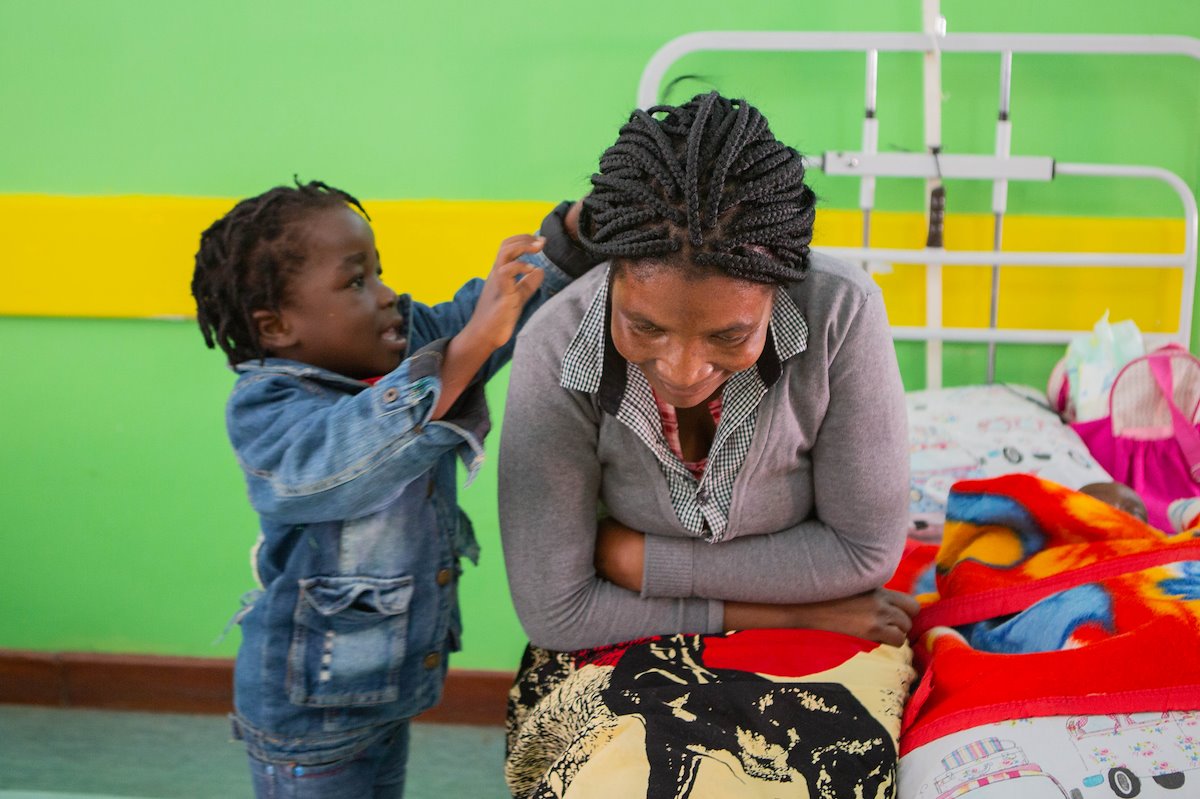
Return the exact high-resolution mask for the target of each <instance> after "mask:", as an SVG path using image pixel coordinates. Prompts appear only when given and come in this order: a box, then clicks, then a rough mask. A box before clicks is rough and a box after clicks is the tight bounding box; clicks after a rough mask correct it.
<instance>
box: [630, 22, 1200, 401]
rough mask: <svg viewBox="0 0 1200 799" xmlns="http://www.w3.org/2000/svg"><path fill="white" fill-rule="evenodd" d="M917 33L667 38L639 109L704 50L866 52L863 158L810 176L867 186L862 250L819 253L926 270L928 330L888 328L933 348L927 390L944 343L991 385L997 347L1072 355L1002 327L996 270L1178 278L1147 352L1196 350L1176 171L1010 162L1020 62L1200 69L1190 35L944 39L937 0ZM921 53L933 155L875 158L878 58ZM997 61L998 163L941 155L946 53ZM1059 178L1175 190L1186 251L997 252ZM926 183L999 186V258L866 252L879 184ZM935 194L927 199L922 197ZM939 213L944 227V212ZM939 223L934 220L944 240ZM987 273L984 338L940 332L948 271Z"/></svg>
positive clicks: (1070, 333)
mask: <svg viewBox="0 0 1200 799" xmlns="http://www.w3.org/2000/svg"><path fill="white" fill-rule="evenodd" d="M922 3H923V7H922V12H923V32H921V33H835V32H765V31H709V32H699V33H690V34H686V35H684V36H680V37H678V38H675V39H672V40H671V41H669V42H667V43H666V44H665V45H663V46H662V47H661V48H660V49H659V50H658V51H657V52H656V53H655V54H654V56H653V57H652V58H651V59H650V61H649V63H648V64H647V65H646V67H645V69H644V70H643V72H642V76H641V80H640V82H639V85H638V106H639V107H640V108H649V107H651V106H653V105H654V104H655V103H656V101H657V97H658V91H659V86H660V85H661V83H662V80H663V78H664V76H665V75H666V73H667V70H668V69H669V68H670V67H671V66H672V65H673V64H674V63H675V62H676V61H678V60H679V59H680V58H682V57H684V56H686V55H688V54H691V53H696V52H702V51H802V52H861V53H863V54H864V56H865V58H866V111H865V114H864V118H863V133H862V149H861V150H860V151H858V152H832V151H831V152H826V153H824V154H823V155H822V156H820V157H817V158H812V159H811V161H810V163H811V166H813V167H816V168H819V169H821V170H822V171H823V172H825V174H827V175H850V176H857V177H859V178H861V181H860V191H859V207H860V210H861V211H862V214H863V244H862V246H861V247H823V248H821V250H822V251H823V252H828V253H830V254H832V255H836V256H839V257H841V258H843V259H846V260H849V261H859V262H862V263H863V264H864V266H865V265H868V264H872V263H880V262H891V263H909V264H925V265H926V270H925V298H926V319H925V325H924V326H920V327H905V326H893V328H892V331H893V335H894V336H895V338H896V339H899V340H909V341H926V342H927V344H926V358H925V372H926V386H927V387H928V388H938V387H940V386H941V384H942V342H944V341H954V342H976V343H987V344H988V348H989V357H988V372H987V378H988V382H992V380H993V378H994V374H995V371H994V370H995V345H996V344H997V343H1023V344H1030V343H1033V344H1066V343H1067V342H1069V341H1070V340H1071V339H1072V338H1073V337H1075V336H1077V335H1079V333H1080V332H1081V331H1079V330H1043V329H1018V328H1004V329H999V328H998V327H997V303H998V295H999V270H1000V268H1001V267H1002V266H1008V265H1012V266H1022V265H1025V266H1030V265H1036V266H1054V267H1080V266H1087V267H1098V266H1115V267H1122V268H1158V269H1161V268H1178V269H1180V270H1181V271H1182V277H1183V280H1182V288H1181V296H1180V308H1179V323H1178V327H1177V328H1176V329H1175V330H1174V331H1172V332H1169V333H1165V334H1157V335H1147V336H1146V338H1147V340H1148V341H1150V342H1154V343H1161V342H1163V341H1164V340H1171V341H1178V342H1181V343H1183V344H1185V345H1187V344H1189V342H1190V337H1191V329H1192V304H1193V299H1194V296H1195V290H1196V255H1197V207H1196V198H1195V195H1194V194H1193V193H1192V190H1191V188H1190V187H1189V186H1188V184H1187V183H1186V182H1185V181H1184V180H1183V179H1182V178H1180V177H1179V176H1178V175H1177V174H1175V173H1174V172H1171V171H1170V170H1167V169H1163V168H1160V167H1155V166H1143V165H1134V164H1124V165H1116V164H1082V163H1062V162H1057V161H1055V159H1054V158H1053V157H1050V156H1013V155H1011V154H1010V146H1009V145H1010V141H1011V123H1010V122H1009V114H1008V110H1009V109H1008V104H1009V96H1010V91H1011V82H1012V58H1013V54H1014V53H1043V54H1092V55H1154V56H1186V57H1190V58H1193V59H1196V60H1197V61H1200V39H1196V38H1192V37H1189V36H1114V35H1086V34H991V33H966V34H951V33H947V32H946V25H945V19H944V18H943V17H942V16H941V14H940V11H939V0H922ZM880 52H891V53H904V52H907V53H922V54H923V55H924V61H923V75H924V129H925V145H926V148H927V152H926V153H880V152H879V151H878V120H877V119H876V117H875V100H876V85H877V76H878V54H879V53H880ZM944 52H946V53H995V54H997V55H998V56H999V57H1000V102H999V112H998V114H997V122H996V148H995V155H994V156H988V155H959V154H946V153H944V152H942V149H941V102H942V100H941V98H942V92H941V83H942V79H941V54H942V53H944ZM1057 175H1077V176H1084V177H1107V178H1113V177H1115V178H1129V179H1148V180H1154V181H1158V182H1161V183H1165V184H1166V185H1167V186H1169V187H1170V188H1171V189H1172V190H1174V192H1175V193H1176V195H1178V197H1179V201H1180V203H1181V205H1182V207H1183V214H1182V216H1183V220H1184V224H1185V234H1184V248H1183V252H1181V253H1176V254H1167V255H1163V254H1160V253H1136V252H1134V253H1096V252H1030V251H1022V252H1011V251H1008V252H1006V251H1004V250H1002V249H1001V244H1002V242H1003V220H1004V214H1005V211H1006V208H1007V202H1008V182H1009V181H1010V180H1025V181H1049V180H1053V179H1054V177H1055V176H1057ZM890 177H902V178H924V179H925V180H926V182H927V189H929V188H932V187H933V186H936V185H938V184H940V181H941V180H942V179H944V178H955V179H974V180H989V181H991V182H992V187H993V188H992V212H993V215H994V218H995V227H994V249H992V250H946V249H943V248H942V247H941V246H937V245H940V241H934V242H931V243H932V244H934V245H935V246H926V247H925V248H924V249H884V248H878V247H870V246H868V236H869V233H870V217H871V211H872V209H873V207H874V199H875V180H876V178H890ZM927 194H928V192H927ZM929 213H932V214H933V215H935V217H937V216H938V215H939V214H940V209H938V208H936V207H935V208H934V209H933V210H932V211H930V210H929V209H928V208H927V214H929ZM940 221H941V220H940V218H935V219H934V220H933V225H932V226H931V230H932V229H933V228H934V227H936V228H937V230H938V234H939V238H940ZM943 264H955V265H984V266H991V267H992V290H991V310H990V319H989V326H988V327H986V328H982V327H981V328H960V327H945V326H943V324H942V275H941V270H942V265H943Z"/></svg>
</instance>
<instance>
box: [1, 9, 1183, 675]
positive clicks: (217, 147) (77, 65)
mask: <svg viewBox="0 0 1200 799" xmlns="http://www.w3.org/2000/svg"><path fill="white" fill-rule="evenodd" d="M1129 8H1130V7H1129V4H1128V3H1124V2H1117V0H1103V1H1098V0H1092V1H1091V2H1084V1H1083V0H1041V2H1032V1H1031V0H1021V1H1010V2H1005V3H980V2H977V0H946V2H944V3H943V11H944V13H945V15H946V16H947V18H948V20H949V24H950V28H951V30H952V31H956V32H965V31H989V30H995V31H1002V30H1008V31H1029V32H1090V33H1147V34H1150V33H1170V34H1184V35H1190V36H1200V4H1197V3H1195V2H1194V0H1160V1H1159V2H1149V3H1142V4H1139V5H1138V6H1137V13H1136V16H1134V17H1132V18H1131V14H1130V10H1129ZM918 28H919V3H918V2H917V0H867V1H863V2H856V3H839V2H832V0H829V1H828V2H819V3H818V2H791V3H780V2H765V1H761V0H760V2H743V3H730V2H728V0H686V1H685V0H669V1H668V0H664V1H663V2H657V3H648V2H644V0H638V1H637V2H633V1H631V0H614V1H613V2H608V3H604V4H592V5H590V6H589V5H587V4H564V3H545V2H533V1H532V0H497V2H493V3H478V2H439V3H429V2H421V3H418V2H407V3H392V2H383V1H382V0H380V1H379V2H365V1H364V0H350V1H348V2H342V3H336V4H331V3H326V2H316V0H304V1H303V2H296V1H294V0H292V1H289V2H249V1H248V0H236V1H235V0H209V1H208V2H200V3H187V4H176V3H159V2H149V0H147V1H146V2H134V0H123V1H121V2H118V1H116V0H112V1H105V0H101V1H100V2H82V1H80V2H46V3H39V4H32V3H16V2H9V3H3V4H0V108H2V109H4V111H3V115H4V119H5V124H4V125H3V126H0V194H15V193H45V194H66V195H100V196H106V195H120V194H163V195H174V196H219V197H235V196H244V195H247V194H252V193H256V192H258V191H260V190H262V189H263V188H265V187H267V186H270V185H274V184H276V183H279V182H282V181H286V180H288V179H289V178H290V177H291V175H292V174H293V173H300V175H301V176H302V177H305V178H310V177H320V178H322V179H325V180H328V181H330V182H333V183H335V184H337V185H340V186H343V187H345V188H347V189H349V190H351V191H353V192H355V193H356V194H358V195H359V196H361V197H363V198H364V199H385V198H386V199H394V198H427V197H437V198H462V199H484V200H503V199H525V200H556V199H560V198H563V197H572V196H576V195H578V194H579V193H580V192H581V191H582V189H583V187H584V186H585V185H586V178H587V176H588V175H589V174H590V172H591V170H592V168H593V166H594V164H595V160H596V157H597V155H598V154H599V153H600V151H601V150H602V149H603V148H604V147H605V146H606V145H607V144H609V143H610V142H611V141H612V139H613V138H614V136H615V132H616V128H617V127H618V125H619V124H620V122H621V121H622V120H623V118H624V117H625V115H626V114H627V113H628V111H629V109H630V108H631V107H632V105H633V102H634V93H635V89H636V85H637V80H638V76H639V74H640V72H641V69H642V67H643V65H644V64H645V62H646V61H647V60H648V59H649V57H650V56H651V54H652V53H653V52H654V51H655V50H656V49H657V47H658V46H659V45H661V44H662V43H663V42H665V41H666V40H668V39H670V38H672V37H674V36H676V35H679V34H682V33H686V32H689V31H692V30H701V29H766V30H788V29H808V30H916V29H918ZM993 62H994V59H984V58H982V57H977V56H947V57H946V62H945V67H944V68H945V71H946V107H945V125H946V135H945V143H946V146H947V149H950V150H957V151H964V150H965V151H974V152H989V151H990V150H991V148H992V143H991V137H992V124H993V121H994V115H995V110H994V103H995V100H994V98H995V94H996V83H997V78H996V65H995V63H993ZM881 69H882V70H883V71H882V78H881V91H891V90H895V91H896V94H895V95H889V96H888V98H887V99H885V100H883V101H882V102H881V108H880V116H881V120H882V125H883V132H882V134H881V140H880V143H881V146H882V147H884V148H895V149H911V150H916V149H920V148H921V136H920V125H919V116H918V115H917V114H915V113H913V111H914V109H915V108H917V107H918V105H917V104H918V102H919V101H918V97H919V86H920V84H919V78H920V65H919V59H917V58H915V57H908V56H904V57H902V56H886V57H884V58H883V59H881ZM861 72H862V66H861V63H860V60H859V59H857V58H854V59H850V58H848V57H843V56H832V55H830V56H816V57H810V58H808V59H804V58H802V57H798V56H793V55H782V54H761V55H754V56H721V57H715V56H703V57H702V56H695V57H692V58H689V59H687V60H686V61H685V62H684V63H682V64H681V65H680V66H679V69H678V70H677V71H676V73H674V74H685V73H686V74H692V75H697V76H699V78H698V79H695V80H691V81H687V82H685V83H684V84H682V85H681V87H680V91H679V93H678V94H676V95H672V96H671V98H670V99H672V100H679V99H682V98H683V97H684V96H685V95H687V94H690V93H691V92H692V91H693V90H700V89H702V88H704V87H706V86H709V85H716V86H719V87H721V88H722V89H723V90H725V91H726V92H728V93H733V94H739V93H741V94H745V95H747V96H749V97H750V98H751V99H753V100H755V101H756V102H757V103H758V104H759V105H760V106H761V107H763V109H764V110H765V111H766V112H767V114H768V116H769V117H771V119H772V121H773V123H774V127H775V129H776V131H777V132H778V133H779V135H780V136H781V137H782V138H784V139H786V140H788V141H789V142H791V143H793V144H795V145H796V146H797V147H799V148H800V149H801V150H810V151H811V150H824V149H836V148H839V147H840V148H855V147H856V146H857V143H858V138H859V128H860V124H861V113H860V110H859V108H860V104H861V96H862V86H861ZM1198 78H1200V68H1197V65H1196V64H1194V63H1191V62H1184V61H1183V60H1182V59H1181V60H1177V61H1175V62H1173V63H1169V64H1158V63H1155V62H1153V61H1152V60H1151V59H1141V58H1130V59H1123V60H1120V61H1119V62H1103V61H1100V60H1095V61H1092V62H1088V63H1087V64H1086V65H1085V66H1082V67H1081V66H1078V65H1076V66H1073V67H1070V68H1068V67H1067V66H1066V65H1065V64H1064V63H1063V62H1062V61H1061V60H1059V59H1053V58H1049V57H1031V58H1027V59H1020V58H1018V62H1017V69H1016V78H1015V80H1016V88H1015V92H1014V102H1013V108H1014V125H1015V133H1014V142H1013V151H1014V153H1015V154H1054V155H1056V156H1057V157H1059V158H1060V159H1061V160H1070V161H1113V162H1121V161H1139V162H1144V163H1150V164H1157V165H1161V166H1164V167H1167V168H1170V169H1173V170H1175V171H1176V172H1178V173H1179V174H1180V175H1182V176H1183V177H1184V178H1185V180H1187V181H1188V182H1189V183H1190V184H1191V185H1192V186H1193V189H1194V190H1195V188H1196V187H1197V184H1198V182H1200V180H1198V178H1200V152H1198V148H1200V136H1197V132H1198V131H1200V118H1198V115H1200V80H1198ZM798 97H800V98H805V99H804V100H803V102H798V101H797V99H796V98H798ZM817 185H818V189H819V192H820V194H821V195H822V197H823V199H824V201H825V202H826V203H827V204H828V205H829V206H832V207H842V208H852V207H854V205H855V204H856V201H857V187H856V185H854V184H853V183H850V182H844V183H843V182H838V181H830V180H824V181H818V184H817ZM950 190H951V193H952V196H953V197H954V198H955V199H954V201H953V202H954V206H953V207H954V210H959V211H978V210H986V208H987V204H988V199H987V198H988V194H987V191H986V190H984V189H974V188H968V187H965V186H963V187H958V186H951V187H950ZM1011 198H1012V205H1013V210H1014V211H1018V212H1025V213H1072V214H1086V215H1115V214H1119V215H1124V216H1129V215H1135V214H1144V215H1147V216H1156V215H1167V214H1174V213H1175V205H1174V202H1173V200H1172V198H1171V197H1170V195H1168V194H1166V193H1165V192H1162V191H1159V190H1153V189H1147V190H1145V191H1144V192H1140V193H1138V194H1137V195H1136V196H1135V197H1134V200H1135V202H1134V203H1133V207H1132V210H1131V205H1130V203H1129V199H1130V198H1129V197H1128V196H1127V194H1126V190H1122V191H1120V192H1118V191H1117V190H1116V189H1115V188H1112V189H1111V190H1110V188H1106V187H1101V189H1099V190H1097V189H1096V188H1095V187H1094V185H1093V184H1088V185H1087V186H1082V185H1080V184H1079V183H1078V182H1071V181H1065V180H1064V181H1062V182H1061V183H1057V184H1054V185H1052V186H1048V187H1047V186H1040V187H1033V188H1026V187H1018V186H1014V188H1013V190H1012V194H1011ZM920 202H921V192H920V187H919V186H918V185H916V184H900V185H899V186H897V187H895V188H889V189H887V190H885V191H884V192H882V193H881V195H880V207H881V208H888V209H894V210H913V209H917V208H919V207H920ZM463 223H464V225H469V224H470V220H464V221H463ZM62 233H63V235H64V236H69V235H70V231H69V230H65V231H63V232H62ZM21 234H22V231H20V230H16V229H13V226H11V225H8V226H6V224H5V222H4V221H3V220H0V242H2V241H4V240H5V239H7V238H9V237H16V236H20V235H21ZM129 235H130V236H137V235H138V231H137V230H136V228H131V229H130V230H129ZM45 248H46V252H47V254H48V257H47V259H46V263H19V264H18V263H11V262H7V261H4V260H3V259H2V258H0V269H6V270H7V269H22V270H28V269H33V270H45V272H46V274H45V279H46V280H47V281H51V282H53V281H54V280H55V275H54V271H53V268H52V264H53V258H52V253H53V248H54V242H53V241H46V242H45ZM0 251H2V250H0ZM390 256H391V257H390V263H391V264H393V267H392V269H391V273H392V274H393V276H394V277H393V280H394V281H395V285H397V286H398V287H402V286H403V282H402V277H395V275H398V274H399V275H402V274H403V269H404V268H406V267H408V268H414V269H423V268H431V266H432V265H427V264H412V265H403V253H392V254H390ZM61 290H62V291H64V292H69V291H71V287H70V286H67V285H64V286H61ZM1056 356H1057V353H1056V352H1055V351H1053V349H1041V350H1039V351H1038V352H1037V353H1035V354H1034V355H1019V356H1014V357H1011V358H1007V359H1006V360H1005V363H1007V364H1010V365H1008V366H1006V367H1005V369H1006V370H1007V371H1005V372H1002V374H1001V377H1005V378H1010V379H1022V380H1027V381H1029V382H1034V383H1037V382H1040V381H1041V380H1043V379H1044V375H1045V374H1046V371H1047V368H1048V364H1049V363H1051V362H1052V361H1053V360H1054V358H1055V357H1056ZM901 357H902V362H903V363H904V365H905V373H906V377H908V378H909V379H910V384H911V385H916V384H918V383H919V378H918V377H917V375H918V373H919V352H918V351H917V350H915V349H914V348H911V347H904V348H902V349H901ZM948 363H949V364H950V370H949V374H950V376H951V378H952V380H957V381H960V382H961V381H968V380H978V379H980V377H981V373H982V369H981V367H980V366H979V360H978V351H977V350H974V349H969V348H948ZM0 374H2V375H3V378H2V382H0V543H3V546H4V551H5V553H6V554H5V557H4V558H3V559H0V584H2V585H4V590H2V591H0V648H14V649H37V650H83V651H88V650H94V651H104V652H149V653H161V654H183V655H200V656H229V655H231V654H232V653H233V652H234V651H235V649H236V642H237V633H236V632H235V633H233V634H231V635H230V636H229V637H228V638H227V639H226V640H225V641H224V642H223V643H220V644H214V643H213V641H214V639H215V638H216V637H217V636H218V634H219V633H220V631H221V628H222V627H223V625H224V623H225V621H226V619H227V618H228V617H229V616H230V615H231V614H232V612H233V611H234V610H235V609H236V604H237V597H238V596H239V594H240V593H241V592H243V591H245V590H247V589H249V588H250V587H252V586H251V579H250V575H249V570H248V565H247V564H248V558H247V550H248V548H249V546H250V544H251V543H252V541H253V539H254V536H255V530H256V524H255V519H254V517H253V515H252V514H251V513H250V511H249V510H248V508H247V506H246V503H245V498H244V489H243V486H242V483H241V477H240V475H239V473H238V470H237V467H236V464H235V462H234V459H233V457H232V455H231V453H230V452H229V449H228V445H227V444H226V441H225V439H224V432H223V429H222V424H223V423H222V404H223V402H224V397H225V394H226V392H227V390H228V388H229V385H230V383H231V379H232V378H231V375H230V374H229V373H228V372H227V371H226V370H225V369H224V368H223V367H222V363H221V359H220V358H219V357H218V356H217V355H215V354H214V353H211V352H208V351H206V350H205V349H204V348H203V347H202V343H201V339H200V336H199V334H198V332H197V331H196V330H195V329H194V326H193V325H191V324H189V323H181V322H166V321H144V320H136V321H135V320H130V321H111V320H110V321H100V320H85V319H80V320H49V319H26V318H8V319H0ZM503 388H504V380H503V379H500V380H497V381H496V382H495V383H494V384H493V387H492V390H493V399H494V400H495V402H496V404H497V405H498V404H499V401H500V399H501V397H502V394H503ZM495 440H496V439H495V436H493V438H492V446H493V448H494V443H495ZM492 466H493V467H494V459H493V461H492ZM494 485H495V469H494V468H491V469H486V470H485V471H484V474H483V476H482V477H481V479H480V481H479V482H478V483H477V484H475V485H473V486H472V487H471V488H469V489H468V490H467V491H466V492H465V493H464V504H466V506H467V507H468V510H469V512H471V514H472V516H473V517H474V518H475V519H476V520H477V526H478V527H479V530H480V538H481V540H482V542H483V546H484V561H483V565H482V566H481V567H480V568H479V569H474V570H472V569H468V574H467V579H466V582H465V584H464V585H465V596H464V603H465V612H466V621H467V642H466V644H467V646H466V650H465V651H464V653H463V654H462V656H461V657H459V658H458V659H457V660H456V662H455V663H456V665H457V666H460V667H467V668H495V669H509V668H513V667H514V666H515V663H516V661H517V657H518V653H519V649H520V646H521V637H520V632H519V627H518V626H517V624H516V621H515V618H514V616H513V614H512V611H511V608H510V607H509V605H508V601H507V587H506V585H505V582H504V576H503V566H502V563H501V558H500V547H499V542H498V534H497V532H496V530H495V511H494V507H493V505H494Z"/></svg>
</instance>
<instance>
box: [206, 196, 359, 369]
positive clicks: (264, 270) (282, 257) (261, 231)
mask: <svg viewBox="0 0 1200 799" xmlns="http://www.w3.org/2000/svg"><path fill="white" fill-rule="evenodd" d="M346 205H352V206H354V207H355V208H357V209H358V210H359V211H360V212H362V214H363V216H367V212H366V211H365V210H364V209H363V207H362V204H360V203H359V201H358V200H357V199H355V198H354V197H353V196H352V195H350V194H347V193H346V192H344V191H342V190H341V189H335V188H333V187H332V186H327V185H326V184H324V183H322V182H321V181H319V180H314V181H310V182H309V183H303V184H302V183H300V182H299V181H296V185H295V187H292V186H276V187H275V188H273V189H271V190H270V191H266V192H263V193H262V194H260V195H258V196H257V197H250V198H249V199H246V200H242V201H241V202H239V203H238V204H237V205H235V206H234V207H233V209H232V210H231V211H229V213H227V214H225V216H223V217H221V218H220V219H218V220H217V221H216V222H214V223H213V224H212V225H211V226H210V227H209V228H208V230H206V231H204V233H203V234H201V236H200V249H199V251H198V252H197V253H196V269H195V271H194V272H193V273H192V296H193V297H195V298H196V321H197V322H198V323H199V324H200V332H201V333H203V334H204V343H205V344H207V345H208V346H209V348H210V349H212V348H215V347H220V348H221V349H222V350H224V351H225V355H226V356H227V357H228V358H229V363H230V364H231V365H232V364H238V363H241V362H242V361H248V360H251V359H254V358H264V357H266V355H267V353H266V352H265V351H264V350H263V347H262V345H261V344H260V343H259V340H258V331H257V326H256V325H255V322H254V312H255V311H258V310H263V309H266V310H272V311H277V310H279V307H280V305H281V303H282V302H283V298H284V292H285V290H286V288H287V277H288V275H289V274H291V273H292V272H294V271H295V270H296V269H297V268H298V267H299V266H300V265H301V264H302V263H304V251H303V242H302V241H301V240H300V237H299V236H298V235H297V232H298V231H296V230H295V227H294V224H293V223H295V222H298V221H299V220H300V219H302V218H303V217H304V216H306V215H307V214H309V213H311V212H313V211H318V210H322V209H326V208H337V207H344V206H346ZM367 218H368V219H369V218H370V217H367Z"/></svg>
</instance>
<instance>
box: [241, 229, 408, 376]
mask: <svg viewBox="0 0 1200 799" xmlns="http://www.w3.org/2000/svg"><path fill="white" fill-rule="evenodd" d="M296 224H298V225H300V226H301V230H302V233H301V236H302V238H301V241H302V244H303V247H304V255H305V257H304V263H303V264H302V265H301V267H300V268H299V270H298V271H297V272H295V273H294V274H292V275H291V276H290V277H289V278H288V280H287V286H286V290H285V292H284V293H285V296H284V300H283V304H282V306H281V308H280V310H279V313H278V314H277V319H278V330H279V333H280V334H281V337H280V338H277V339H276V338H272V337H271V335H270V331H267V332H266V333H264V336H263V343H264V345H266V346H267V348H268V349H269V350H270V351H271V353H272V354H274V355H278V356H280V357H283V358H291V359H292V360H296V361H301V362H303V363H308V364H312V365H313V366H319V367H321V368H323V369H329V370H330V371H334V372H338V373H339V374H343V375H346V376H347V377H353V378H358V379H363V378H368V377H378V376H380V375H383V374H387V373H388V372H390V371H392V370H393V369H395V368H396V367H397V366H399V365H400V359H401V357H402V356H403V354H404V350H405V348H406V347H407V344H408V342H407V341H406V340H405V339H404V332H405V328H404V320H403V319H402V318H401V317H400V314H399V313H398V312H397V310H396V293H395V292H394V291H392V290H391V289H390V288H388V287H387V286H386V285H385V284H384V283H383V281H382V280H380V274H381V272H382V270H381V268H380V265H379V253H378V252H377V251H376V249H375V234H374V233H373V232H372V231H371V226H370V225H368V224H367V222H366V220H364V219H363V218H362V217H361V216H359V215H358V214H356V213H355V212H354V211H352V210H350V209H349V208H347V207H341V208H329V209H324V210H320V211H314V212H312V213H310V214H309V215H308V216H306V217H304V218H303V219H301V220H299V222H297V223H296Z"/></svg>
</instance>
